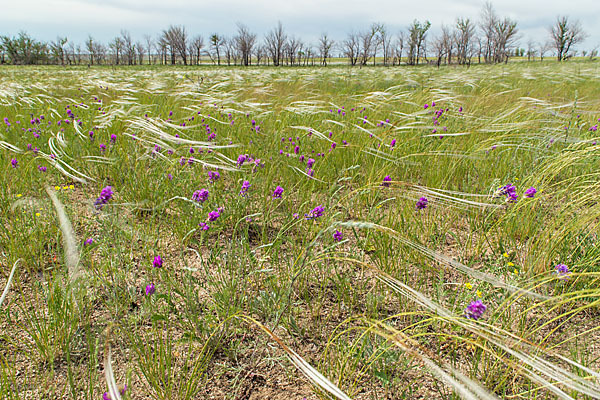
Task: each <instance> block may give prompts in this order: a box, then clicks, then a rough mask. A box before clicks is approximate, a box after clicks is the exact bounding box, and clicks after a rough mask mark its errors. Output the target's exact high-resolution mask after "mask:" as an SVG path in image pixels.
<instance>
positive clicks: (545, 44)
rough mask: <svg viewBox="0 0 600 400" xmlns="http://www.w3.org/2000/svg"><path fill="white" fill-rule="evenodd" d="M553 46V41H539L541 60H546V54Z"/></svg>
mask: <svg viewBox="0 0 600 400" xmlns="http://www.w3.org/2000/svg"><path fill="white" fill-rule="evenodd" d="M551 48H552V43H550V42H548V41H546V42H540V43H538V49H539V54H540V61H544V56H545V55H546V53H547V52H548V51H550V49H551Z"/></svg>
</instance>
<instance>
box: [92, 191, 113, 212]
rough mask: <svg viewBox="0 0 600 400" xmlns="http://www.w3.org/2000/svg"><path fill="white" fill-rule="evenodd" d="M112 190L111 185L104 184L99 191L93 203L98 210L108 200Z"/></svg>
mask: <svg viewBox="0 0 600 400" xmlns="http://www.w3.org/2000/svg"><path fill="white" fill-rule="evenodd" d="M113 194H114V192H113V190H112V186H106V187H105V188H104V189H102V191H101V192H100V196H99V197H98V198H97V199H96V202H95V203H94V205H95V206H96V208H97V209H98V210H100V209H101V208H102V207H103V206H104V205H105V204H106V203H108V201H109V200H110V199H111V198H112V196H113Z"/></svg>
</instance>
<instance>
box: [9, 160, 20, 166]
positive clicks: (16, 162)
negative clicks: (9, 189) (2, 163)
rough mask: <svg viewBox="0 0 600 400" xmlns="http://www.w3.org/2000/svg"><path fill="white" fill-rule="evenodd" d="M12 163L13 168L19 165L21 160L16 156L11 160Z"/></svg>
mask: <svg viewBox="0 0 600 400" xmlns="http://www.w3.org/2000/svg"><path fill="white" fill-rule="evenodd" d="M10 163H11V165H12V167H13V168H17V165H19V162H18V161H17V159H16V158H13V159H12V160H10Z"/></svg>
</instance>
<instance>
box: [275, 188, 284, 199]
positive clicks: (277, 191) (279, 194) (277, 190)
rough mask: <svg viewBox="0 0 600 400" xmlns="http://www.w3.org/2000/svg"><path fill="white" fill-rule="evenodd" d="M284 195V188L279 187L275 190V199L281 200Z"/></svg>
mask: <svg viewBox="0 0 600 400" xmlns="http://www.w3.org/2000/svg"><path fill="white" fill-rule="evenodd" d="M282 194H283V188H282V187H281V186H277V187H276V188H275V190H274V191H273V198H274V199H280V198H281V195H282Z"/></svg>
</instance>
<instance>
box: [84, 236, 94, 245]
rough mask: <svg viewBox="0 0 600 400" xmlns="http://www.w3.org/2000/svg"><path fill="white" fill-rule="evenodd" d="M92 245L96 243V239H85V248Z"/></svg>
mask: <svg viewBox="0 0 600 400" xmlns="http://www.w3.org/2000/svg"><path fill="white" fill-rule="evenodd" d="M92 243H94V239H92V238H89V239H85V242H83V245H84V246H89V245H90V244H92Z"/></svg>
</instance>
